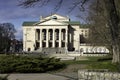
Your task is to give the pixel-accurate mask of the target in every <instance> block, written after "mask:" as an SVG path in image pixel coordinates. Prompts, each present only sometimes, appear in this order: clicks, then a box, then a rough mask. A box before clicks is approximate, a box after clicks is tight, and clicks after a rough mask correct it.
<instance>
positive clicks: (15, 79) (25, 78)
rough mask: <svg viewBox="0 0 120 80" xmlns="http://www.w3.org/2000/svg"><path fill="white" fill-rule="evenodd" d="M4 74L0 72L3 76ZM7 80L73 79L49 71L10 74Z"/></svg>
mask: <svg viewBox="0 0 120 80" xmlns="http://www.w3.org/2000/svg"><path fill="white" fill-rule="evenodd" d="M5 75H6V74H0V76H5ZM8 80H75V79H71V78H70V77H66V76H60V75H55V74H49V73H38V74H37V73H35V74H33V73H31V74H10V75H9V77H8Z"/></svg>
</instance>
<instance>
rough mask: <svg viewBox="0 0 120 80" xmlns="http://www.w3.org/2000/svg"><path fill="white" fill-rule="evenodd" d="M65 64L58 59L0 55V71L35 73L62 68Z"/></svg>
mask: <svg viewBox="0 0 120 80" xmlns="http://www.w3.org/2000/svg"><path fill="white" fill-rule="evenodd" d="M65 66H66V65H65V64H64V63H61V62H60V60H59V59H55V58H43V57H41V56H40V57H37V58H36V57H28V56H24V57H23V56H11V55H7V56H2V57H0V72H1V73H13V72H17V73H36V72H47V71H53V70H57V69H61V68H64V67H65Z"/></svg>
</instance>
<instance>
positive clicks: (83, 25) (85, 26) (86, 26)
mask: <svg viewBox="0 0 120 80" xmlns="http://www.w3.org/2000/svg"><path fill="white" fill-rule="evenodd" d="M89 27H90V25H89V24H81V25H80V28H89Z"/></svg>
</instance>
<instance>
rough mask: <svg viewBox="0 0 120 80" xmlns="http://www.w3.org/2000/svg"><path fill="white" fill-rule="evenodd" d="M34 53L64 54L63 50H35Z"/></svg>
mask: <svg viewBox="0 0 120 80" xmlns="http://www.w3.org/2000/svg"><path fill="white" fill-rule="evenodd" d="M35 52H40V53H46V54H53V53H56V54H57V53H60V54H61V53H65V49H64V48H42V49H37V50H36V51H35Z"/></svg>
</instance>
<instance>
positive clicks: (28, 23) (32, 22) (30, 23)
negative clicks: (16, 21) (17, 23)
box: [22, 21, 37, 26]
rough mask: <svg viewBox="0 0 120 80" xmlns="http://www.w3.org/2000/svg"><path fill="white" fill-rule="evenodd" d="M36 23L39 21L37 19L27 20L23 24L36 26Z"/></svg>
mask: <svg viewBox="0 0 120 80" xmlns="http://www.w3.org/2000/svg"><path fill="white" fill-rule="evenodd" d="M35 23H37V21H27V22H23V24H22V26H34V24H35Z"/></svg>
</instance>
